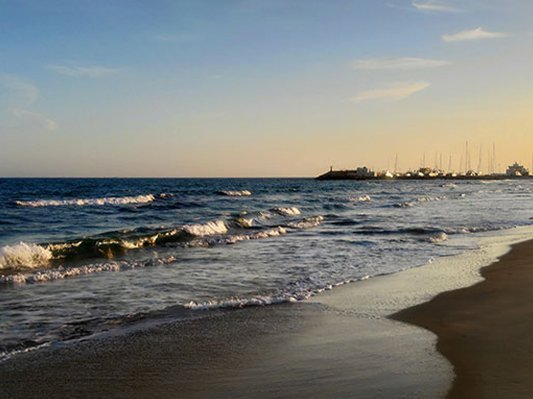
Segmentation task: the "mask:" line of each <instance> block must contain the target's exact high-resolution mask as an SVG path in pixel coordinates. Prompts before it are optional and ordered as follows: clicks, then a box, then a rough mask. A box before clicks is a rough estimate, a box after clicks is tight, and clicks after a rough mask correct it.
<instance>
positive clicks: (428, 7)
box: [411, 0, 463, 12]
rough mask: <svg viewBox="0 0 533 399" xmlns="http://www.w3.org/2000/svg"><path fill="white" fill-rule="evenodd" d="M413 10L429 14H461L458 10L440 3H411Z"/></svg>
mask: <svg viewBox="0 0 533 399" xmlns="http://www.w3.org/2000/svg"><path fill="white" fill-rule="evenodd" d="M411 4H412V5H413V7H414V8H416V9H417V10H418V11H429V12H462V11H463V10H461V9H460V8H456V7H452V6H450V5H448V4H446V3H444V2H441V1H436V0H433V1H425V2H420V1H413V2H412V3H411Z"/></svg>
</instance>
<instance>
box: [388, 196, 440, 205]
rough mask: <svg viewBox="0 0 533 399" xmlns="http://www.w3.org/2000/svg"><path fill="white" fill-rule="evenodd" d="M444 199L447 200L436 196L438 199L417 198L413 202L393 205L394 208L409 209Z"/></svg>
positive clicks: (428, 197)
mask: <svg viewBox="0 0 533 399" xmlns="http://www.w3.org/2000/svg"><path fill="white" fill-rule="evenodd" d="M445 199H447V197H446V196H438V197H430V196H425V197H418V198H417V199H415V200H413V201H405V202H401V203H399V204H395V205H394V206H395V207H396V208H410V207H412V206H415V205H418V204H421V203H425V202H435V201H444V200H445Z"/></svg>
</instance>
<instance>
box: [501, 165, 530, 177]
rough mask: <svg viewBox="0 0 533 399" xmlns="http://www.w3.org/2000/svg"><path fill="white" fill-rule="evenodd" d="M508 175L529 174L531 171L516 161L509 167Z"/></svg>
mask: <svg viewBox="0 0 533 399" xmlns="http://www.w3.org/2000/svg"><path fill="white" fill-rule="evenodd" d="M505 174H506V175H507V176H514V177H516V176H528V175H529V171H528V170H527V169H526V168H525V167H524V166H523V165H520V164H519V163H518V162H515V163H514V164H512V165H511V166H509V167H508V168H507V171H506V172H505Z"/></svg>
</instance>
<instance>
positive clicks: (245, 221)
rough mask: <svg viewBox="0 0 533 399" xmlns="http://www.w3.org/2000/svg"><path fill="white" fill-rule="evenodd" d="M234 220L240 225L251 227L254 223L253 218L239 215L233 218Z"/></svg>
mask: <svg viewBox="0 0 533 399" xmlns="http://www.w3.org/2000/svg"><path fill="white" fill-rule="evenodd" d="M235 222H236V223H237V224H238V225H239V226H241V227H252V226H253V224H254V219H253V218H245V217H240V218H237V219H236V220H235Z"/></svg>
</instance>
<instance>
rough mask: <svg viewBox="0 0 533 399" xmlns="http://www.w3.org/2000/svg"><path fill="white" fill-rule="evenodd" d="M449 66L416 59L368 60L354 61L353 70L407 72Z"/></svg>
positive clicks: (444, 62) (431, 60)
mask: <svg viewBox="0 0 533 399" xmlns="http://www.w3.org/2000/svg"><path fill="white" fill-rule="evenodd" d="M449 64H450V62H449V61H444V60H434V59H429V58H416V57H399V58H368V59H361V60H355V61H354V62H353V68H354V69H362V70H398V69H400V70H409V69H424V68H437V67H441V66H445V65H449Z"/></svg>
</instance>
